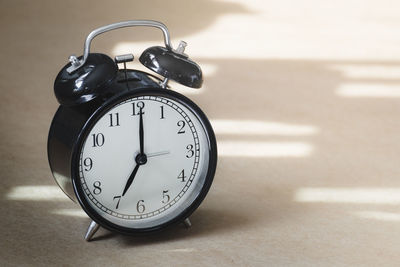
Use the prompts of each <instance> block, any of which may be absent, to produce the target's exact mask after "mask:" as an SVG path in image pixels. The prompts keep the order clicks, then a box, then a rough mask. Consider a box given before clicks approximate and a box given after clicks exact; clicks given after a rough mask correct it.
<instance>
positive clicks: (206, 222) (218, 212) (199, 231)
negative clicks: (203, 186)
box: [91, 206, 250, 246]
mask: <svg viewBox="0 0 400 267" xmlns="http://www.w3.org/2000/svg"><path fill="white" fill-rule="evenodd" d="M190 221H191V223H192V226H191V227H186V226H185V225H184V224H183V223H179V224H175V225H173V226H171V227H169V228H168V229H166V231H161V232H156V233H153V234H146V235H138V236H127V235H120V234H117V233H113V232H109V231H107V230H105V229H100V230H99V231H98V233H96V235H95V236H94V237H93V238H92V240H91V242H96V241H102V240H107V239H114V238H116V239H119V241H121V243H123V244H125V245H127V246H140V245H148V244H153V243H164V242H168V241H172V240H183V239H190V238H194V237H198V236H207V235H213V234H215V233H219V234H222V233H224V232H230V231H233V230H234V229H237V228H241V227H243V226H245V225H246V224H248V223H249V221H250V220H249V218H247V217H246V216H244V215H243V214H240V212H239V211H233V210H228V209H223V208H221V207H218V206H217V207H215V208H199V209H198V210H196V211H195V212H194V213H193V214H192V216H190Z"/></svg>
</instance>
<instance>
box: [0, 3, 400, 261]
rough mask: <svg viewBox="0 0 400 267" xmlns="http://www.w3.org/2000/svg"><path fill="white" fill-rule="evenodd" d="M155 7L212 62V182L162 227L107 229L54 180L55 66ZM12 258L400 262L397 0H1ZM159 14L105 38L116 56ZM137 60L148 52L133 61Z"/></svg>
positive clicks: (206, 93) (0, 204)
mask: <svg viewBox="0 0 400 267" xmlns="http://www.w3.org/2000/svg"><path fill="white" fill-rule="evenodd" d="M127 19H155V20H160V21H163V22H164V23H165V24H166V25H167V26H168V27H169V29H170V32H171V37H172V41H173V44H175V45H177V43H178V42H179V40H181V39H182V40H185V41H186V42H188V44H189V45H188V47H187V50H186V52H187V53H188V54H189V55H190V56H191V57H192V58H193V59H195V60H196V61H197V62H198V63H199V64H200V65H201V66H202V67H203V70H204V76H205V82H204V87H203V88H202V89H200V90H197V91H196V90H189V89H184V88H181V87H176V88H177V90H178V91H180V92H183V93H184V94H185V95H187V96H189V97H190V98H192V99H193V100H194V101H195V102H197V103H198V104H199V105H200V106H201V107H202V109H203V110H204V111H205V112H206V113H207V114H208V116H209V117H210V119H211V120H212V124H213V126H214V128H215V131H216V134H217V138H218V145H219V164H218V170H217V173H216V176H215V182H214V184H213V187H212V188H211V191H210V193H209V195H208V196H207V198H206V200H205V201H204V202H203V204H202V205H201V206H200V208H199V209H198V210H197V211H196V212H195V213H194V214H193V216H192V217H191V220H192V224H193V227H192V228H191V229H188V230H187V229H185V228H184V227H182V226H177V227H174V228H173V229H170V230H169V231H168V232H164V233H162V234H160V235H157V236H151V237H141V238H137V237H126V236H121V235H116V234H112V233H109V232H108V231H106V230H100V231H99V232H98V233H97V234H96V239H95V240H94V241H93V242H90V243H88V242H86V241H84V240H83V235H84V233H85V231H86V228H87V226H88V223H89V222H90V220H89V219H88V217H87V216H86V215H85V214H84V213H83V212H82V211H81V210H80V207H79V206H78V205H77V204H74V203H73V202H72V201H70V200H69V199H67V197H65V196H64V195H63V193H62V192H61V190H59V189H58V187H57V186H56V184H55V182H54V181H53V179H52V176H51V173H50V170H49V166H48V162H47V154H46V142H47V133H48V128H49V125H50V122H51V119H52V116H53V115H54V113H55V111H56V109H57V106H58V104H57V102H56V99H55V97H54V94H53V81H54V78H55V76H56V74H57V73H58V71H59V69H61V67H62V66H63V65H64V64H65V63H66V60H67V58H68V56H69V55H70V54H78V55H80V54H81V53H82V46H83V41H84V38H85V37H86V35H87V34H88V33H89V32H90V31H91V30H92V29H94V28H96V27H99V26H102V25H105V24H109V23H113V22H117V21H121V20H127ZM0 25H1V26H0V38H1V42H0V60H1V64H0V90H1V91H0V93H1V104H0V125H1V126H0V127H1V128H0V129H1V130H0V155H1V160H0V212H1V218H0V229H1V230H0V231H1V236H0V265H1V266H8V265H14V266H24V265H35V266H44V265H52V266H81V265H83V264H87V265H89V266H111V265H119V266H134V265H137V266H189V265H192V266H231V265H234V266H291V265H294V266H310V265H311V266H312V265H313V266H360V265H362V266H365V265H369V266H399V265H400V252H399V251H400V206H399V205H400V164H399V158H400V153H399V151H400V142H399V131H400V116H399V115H400V105H399V104H400V98H399V97H400V32H399V29H400V4H399V2H398V1H386V0H382V1H361V0H343V1H342V0H340V1H317V0H316V1H305V0H302V1H286V0H283V1H261V0H260V1H255V0H254V1H244V0H243V1H215V0H201V1H178V0H170V1H127V0H126V1H99V0H97V1H77V0H74V1H53V0H48V1H45V0H43V1H22V0H15V1H11V0H10V1H5V0H2V1H0ZM160 43H161V34H160V32H158V31H157V30H155V29H123V30H121V31H117V32H114V33H109V34H106V35H103V36H101V37H98V38H97V39H96V40H95V41H94V43H93V51H100V52H103V53H107V54H109V55H111V56H115V55H117V54H123V53H129V52H133V53H134V54H135V57H136V58H137V57H138V56H139V55H140V53H141V51H142V50H143V49H144V48H146V47H148V46H150V45H156V44H160ZM132 67H135V68H136V67H139V63H138V62H137V61H136V63H134V64H133V65H132Z"/></svg>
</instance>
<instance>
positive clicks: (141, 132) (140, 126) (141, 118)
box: [139, 108, 144, 155]
mask: <svg viewBox="0 0 400 267" xmlns="http://www.w3.org/2000/svg"><path fill="white" fill-rule="evenodd" d="M139 141H140V154H141V155H144V131H143V112H142V108H141V109H140V117H139Z"/></svg>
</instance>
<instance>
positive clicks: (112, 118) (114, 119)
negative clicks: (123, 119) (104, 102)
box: [108, 113, 119, 127]
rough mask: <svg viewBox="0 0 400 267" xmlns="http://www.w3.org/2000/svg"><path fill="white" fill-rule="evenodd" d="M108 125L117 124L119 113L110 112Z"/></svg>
mask: <svg viewBox="0 0 400 267" xmlns="http://www.w3.org/2000/svg"><path fill="white" fill-rule="evenodd" d="M108 116H110V127H114V126H119V113H114V114H113V113H110V114H108Z"/></svg>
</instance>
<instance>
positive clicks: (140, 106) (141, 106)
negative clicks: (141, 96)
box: [132, 101, 144, 116]
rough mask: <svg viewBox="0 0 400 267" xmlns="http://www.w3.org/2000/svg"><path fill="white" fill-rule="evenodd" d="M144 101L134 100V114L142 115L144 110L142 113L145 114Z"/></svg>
mask: <svg viewBox="0 0 400 267" xmlns="http://www.w3.org/2000/svg"><path fill="white" fill-rule="evenodd" d="M143 109H144V102H143V101H139V102H137V103H135V102H133V103H132V116H136V115H140V112H142V115H143V114H144V111H143Z"/></svg>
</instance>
